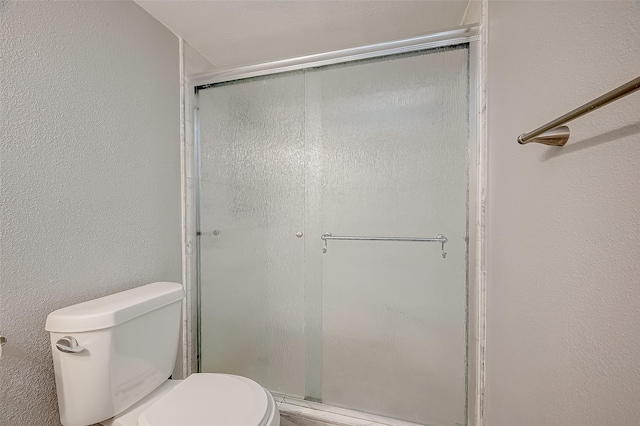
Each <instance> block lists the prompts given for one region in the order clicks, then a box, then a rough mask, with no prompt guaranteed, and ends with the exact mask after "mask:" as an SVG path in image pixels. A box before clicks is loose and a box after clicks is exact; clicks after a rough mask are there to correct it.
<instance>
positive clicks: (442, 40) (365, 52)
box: [191, 24, 478, 90]
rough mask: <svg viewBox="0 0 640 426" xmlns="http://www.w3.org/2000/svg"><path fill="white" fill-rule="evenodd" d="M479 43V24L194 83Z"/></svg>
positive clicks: (212, 76) (221, 72)
mask: <svg viewBox="0 0 640 426" xmlns="http://www.w3.org/2000/svg"><path fill="white" fill-rule="evenodd" d="M477 40H478V25H475V24H474V25H465V26H463V27H458V28H454V29H450V30H445V31H439V32H437V33H431V34H427V35H423V36H419V37H412V38H407V39H402V40H396V41H389V42H385V43H377V44H369V45H365V46H359V47H353V48H350V49H342V50H334V51H332V52H324V53H317V54H315V55H306V56H299V57H297V58H290V59H283V60H280V61H273V62H265V63H262V64H256V65H249V66H245V67H239V68H226V69H225V68H223V69H219V70H216V71H214V72H211V73H206V74H198V75H195V76H193V77H191V82H192V84H193V85H194V86H195V87H196V90H197V89H202V88H205V87H207V86H208V85H210V84H216V83H225V82H229V81H233V80H241V79H244V78H250V77H260V76H264V75H269V74H279V73H283V72H289V71H299V70H303V69H307V68H315V67H322V66H326V65H335V64H341V63H345V62H353V61H359V60H362V59H371V58H378V57H381V56H389V55H396V54H398V53H408V52H416V51H418V50H427V49H433V48H436V47H445V46H455V45H457V44H463V43H469V42H472V41H477Z"/></svg>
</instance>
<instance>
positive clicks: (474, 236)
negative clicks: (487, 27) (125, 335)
mask: <svg viewBox="0 0 640 426" xmlns="http://www.w3.org/2000/svg"><path fill="white" fill-rule="evenodd" d="M467 43H468V45H469V47H468V49H469V107H470V110H469V129H470V130H469V154H470V157H469V187H468V191H469V197H468V203H469V209H468V225H467V226H468V231H469V233H468V239H469V244H468V264H467V270H468V274H469V276H468V280H467V283H468V289H467V332H466V339H467V356H466V358H467V365H466V368H467V383H466V387H467V392H466V395H467V398H466V412H467V415H466V418H467V424H468V425H478V426H480V425H482V424H483V415H482V413H483V406H484V358H485V355H484V348H485V288H486V282H485V279H486V278H485V277H486V274H485V234H486V231H485V228H486V212H485V208H486V204H485V199H486V188H487V176H486V158H487V157H486V152H487V148H486V143H487V142H486V126H485V124H484V123H485V121H486V112H485V111H486V99H485V93H484V87H485V81H486V71H485V70H486V62H485V57H486V34H485V33H484V31H483V30H482V28H481V27H480V25H479V24H472V25H466V26H461V27H457V28H452V29H448V30H444V31H439V32H435V33H430V34H426V35H423V36H418V37H412V38H408V39H401V40H396V41H390V42H384V43H377V44H371V45H364V46H359V47H354V48H349V49H342V50H336V51H330V52H324V53H319V54H314V55H306V56H300V57H296V58H289V59H284V60H279V61H272V62H265V63H260V64H254V65H249V66H243V67H238V68H223V69H218V70H216V71H214V72H210V73H203V74H195V75H191V76H190V77H189V78H188V79H187V80H186V82H185V86H186V87H185V88H186V89H187V90H185V92H186V93H187V94H188V93H191V94H192V95H193V94H195V97H194V98H192V99H193V102H194V103H195V104H194V105H193V109H194V116H193V141H192V142H193V143H191V144H190V143H188V141H187V142H186V143H184V144H183V149H184V150H186V151H187V154H188V156H189V158H192V159H193V160H194V161H193V162H192V167H193V170H194V172H195V173H194V176H195V179H196V185H194V186H193V187H192V188H189V190H193V191H194V194H192V195H194V198H195V200H194V201H195V203H194V204H190V205H187V209H189V210H191V209H194V208H195V210H196V212H195V215H189V214H187V220H188V221H189V220H191V221H193V222H195V223H191V226H189V225H187V227H186V229H191V230H193V231H192V232H191V233H192V234H193V235H186V236H185V237H186V238H187V239H190V240H191V241H194V240H195V243H196V250H195V263H196V271H195V273H192V274H190V276H192V277H194V278H193V279H192V280H190V281H191V282H189V283H187V287H188V288H191V289H193V292H192V294H194V295H195V305H196V318H195V320H196V326H195V327H193V329H195V330H193V331H195V339H194V340H196V348H195V352H196V360H197V361H196V363H197V369H198V371H200V358H201V353H200V350H201V335H200V331H201V323H200V322H201V318H200V315H201V314H200V310H201V306H200V302H201V300H200V273H199V269H200V240H199V238H197V237H196V231H195V230H197V231H199V230H200V226H199V223H200V217H199V215H200V213H199V210H200V209H199V203H200V164H199V162H200V159H199V154H200V140H199V139H200V137H199V136H200V135H199V117H198V114H199V112H198V107H197V105H198V101H197V98H198V90H200V89H205V88H207V87H210V86H211V85H214V84H217V83H225V82H230V81H235V80H242V79H246V78H251V77H260V76H266V75H272V74H280V73H285V72H290V71H299V70H304V69H309V68H316V67H322V66H326V65H334V64H341V63H348V62H354V61H359V60H363V59H371V58H378V57H384V56H391V55H396V54H400V53H410V52H417V51H424V50H429V49H433V48H438V47H448V46H456V45H460V44H467ZM182 60H184V58H182ZM186 96H190V95H186ZM194 216H195V220H194V219H192V218H193V217H194ZM194 225H195V226H194ZM186 256H188V257H191V254H187V255H186ZM187 263H188V262H187ZM187 321H188V322H191V319H190V318H188V319H187ZM193 331H192V332H193ZM188 350H190V349H187V351H188ZM185 353H186V352H185Z"/></svg>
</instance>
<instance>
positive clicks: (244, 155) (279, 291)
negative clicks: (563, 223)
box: [198, 45, 469, 426]
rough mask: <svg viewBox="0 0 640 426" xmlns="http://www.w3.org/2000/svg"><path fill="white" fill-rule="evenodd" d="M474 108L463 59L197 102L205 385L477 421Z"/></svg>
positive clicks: (421, 60) (408, 62)
mask: <svg viewBox="0 0 640 426" xmlns="http://www.w3.org/2000/svg"><path fill="white" fill-rule="evenodd" d="M468 93H469V78H468V49H467V46H466V45H462V46H457V47H453V48H441V49H434V50H430V51H423V52H416V53H410V54H401V55H395V56H389V57H385V58H380V59H373V60H366V61H358V62H354V63H347V64H341V65H334V66H328V67H322V68H315V69H309V70H305V71H298V72H292V73H285V74H278V75H275V76H267V77H260V78H253V79H247V80H239V81H237V82H232V83H224V84H216V85H214V86H213V87H210V88H203V89H200V90H199V92H198V98H199V100H198V103H199V108H200V111H199V122H200V137H199V140H200V175H201V177H200V210H199V217H200V230H201V232H202V235H201V236H200V247H201V249H200V271H199V273H200V277H199V278H200V286H201V312H200V316H201V323H202V327H201V336H202V337H201V347H200V353H201V360H200V365H201V371H202V372H224V373H231V374H239V375H243V376H247V377H250V378H252V379H254V380H256V381H257V382H259V383H260V384H262V385H263V386H265V387H266V388H268V389H269V390H271V391H275V392H279V393H284V394H287V395H291V396H296V397H300V398H304V397H306V398H307V399H311V400H320V401H323V402H325V403H326V404H330V405H335V406H341V407H346V408H350V409H354V410H359V411H364V412H370V413H375V414H380V415H384V416H388V417H393V418H398V419H404V420H408V421H411V422H415V423H421V424H441V425H451V426H454V425H456V424H465V422H466V420H465V414H466V413H465V406H466V351H467V348H466V327H467V313H466V312H467V310H466V309H467V281H466V277H467V245H468V242H467V239H468V231H467V228H468V207H467V200H468V163H469V154H468V149H469V144H468V129H469V125H468V112H469V101H468ZM327 232H331V233H332V234H333V235H336V236H338V235H354V236H387V237H389V236H400V237H436V236H437V235H438V234H444V235H445V236H446V237H447V238H448V242H447V243H446V245H445V247H444V250H445V251H446V252H447V256H446V258H443V257H442V255H441V253H442V247H441V244H439V243H433V242H432V243H424V242H388V241H385V242H381V241H336V240H330V241H328V242H327V251H326V253H324V254H323V252H322V248H323V246H324V242H323V241H322V240H321V239H320V237H321V235H322V234H324V233H327Z"/></svg>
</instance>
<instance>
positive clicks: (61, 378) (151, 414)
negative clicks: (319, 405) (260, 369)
mask: <svg viewBox="0 0 640 426" xmlns="http://www.w3.org/2000/svg"><path fill="white" fill-rule="evenodd" d="M183 298H184V291H183V289H182V285H180V284H176V283H167V282H162V283H153V284H149V285H146V286H143V287H138V288H136V289H133V290H128V291H124V292H121V293H116V294H112V295H111V296H106V297H102V298H100V299H94V300H90V301H88V302H84V303H80V304H78V305H73V306H69V307H67V308H63V309H59V310H57V311H55V312H52V313H51V314H49V316H48V317H47V324H46V327H45V328H46V330H47V331H49V334H50V337H51V347H52V355H53V366H54V372H55V379H56V392H57V395H58V406H59V408H60V420H61V423H62V424H63V425H64V426H87V425H91V424H96V423H98V424H102V425H104V426H279V424H280V413H279V410H278V407H277V405H276V403H275V401H274V399H273V396H272V395H271V394H270V393H269V392H268V391H267V390H265V389H264V388H263V387H262V386H260V385H259V384H258V383H256V382H254V381H253V380H250V379H248V378H246V377H241V376H234V375H230V374H207V373H199V374H192V375H191V376H189V377H187V378H186V379H185V380H169V377H170V376H171V373H172V371H173V367H174V365H175V361H176V356H177V349H178V337H179V332H180V311H181V303H182V299H183Z"/></svg>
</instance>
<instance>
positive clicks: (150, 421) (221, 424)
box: [138, 373, 279, 426]
mask: <svg viewBox="0 0 640 426" xmlns="http://www.w3.org/2000/svg"><path fill="white" fill-rule="evenodd" d="M278 417H279V416H278V415H277V407H276V406H275V401H274V399H273V397H272V396H271V394H270V393H269V392H267V391H266V390H265V389H264V388H263V387H262V386H260V385H259V384H257V383H256V382H254V381H253V380H250V379H247V378H246V377H241V376H234V375H230V374H209V373H199V374H192V375H191V376H189V377H188V378H187V379H185V380H184V381H182V383H180V384H179V385H177V386H176V387H175V388H174V389H172V390H171V391H170V392H168V393H167V394H165V395H164V396H162V397H161V398H159V399H158V400H157V401H155V403H154V404H153V405H152V406H151V407H149V408H147V409H146V410H145V411H144V412H143V413H142V414H141V415H140V417H138V425H139V426H177V425H181V426H277V425H278V424H279V418H278Z"/></svg>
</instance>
